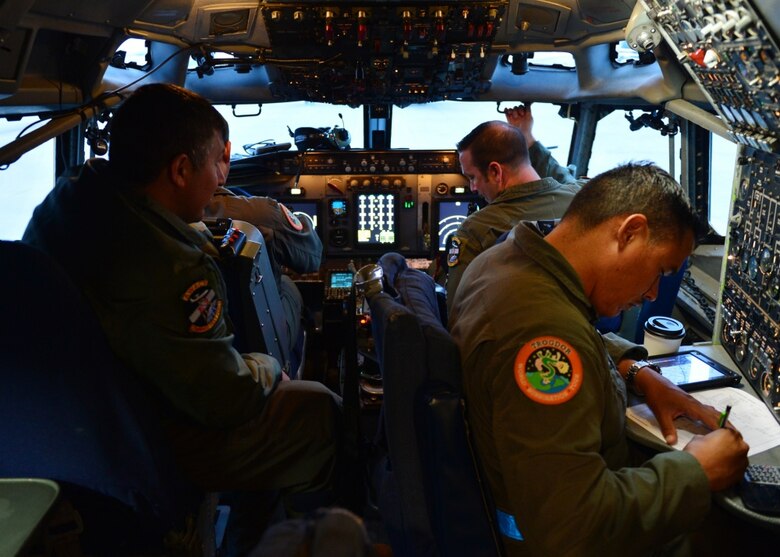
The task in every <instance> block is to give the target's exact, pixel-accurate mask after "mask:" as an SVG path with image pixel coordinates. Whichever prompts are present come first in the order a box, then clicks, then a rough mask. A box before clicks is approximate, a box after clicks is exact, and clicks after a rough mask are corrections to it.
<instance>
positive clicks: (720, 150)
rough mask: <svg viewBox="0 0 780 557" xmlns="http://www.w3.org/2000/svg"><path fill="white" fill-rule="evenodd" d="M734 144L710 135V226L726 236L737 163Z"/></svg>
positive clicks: (736, 146) (715, 135) (735, 145)
mask: <svg viewBox="0 0 780 557" xmlns="http://www.w3.org/2000/svg"><path fill="white" fill-rule="evenodd" d="M737 148H738V145H737V144H736V143H732V142H731V141H729V140H727V139H723V138H722V137H721V136H719V135H717V134H712V156H711V157H710V161H711V162H710V226H712V228H713V229H714V230H715V232H717V233H718V234H720V235H721V236H725V235H726V229H727V228H728V223H729V209H730V203H731V191H732V182H733V180H734V166H735V165H736V161H737Z"/></svg>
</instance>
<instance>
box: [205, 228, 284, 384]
mask: <svg viewBox="0 0 780 557" xmlns="http://www.w3.org/2000/svg"><path fill="white" fill-rule="evenodd" d="M218 221H221V222H225V221H227V223H229V226H230V227H231V229H232V230H237V231H239V233H240V234H239V235H238V236H234V237H233V238H231V237H230V235H228V236H221V235H219V229H218V227H217V226H216V225H212V224H210V223H209V228H210V229H211V230H212V233H213V234H214V235H215V238H216V239H217V240H218V241H220V242H221V244H222V249H220V252H221V257H220V258H219V259H218V264H219V267H220V270H221V271H222V276H223V278H224V279H225V285H226V287H227V298H228V314H229V316H230V320H231V322H232V323H233V327H234V334H235V340H234V341H233V346H235V348H236V350H238V351H239V352H262V353H264V354H269V355H270V356H273V357H274V358H276V359H277V360H278V361H279V363H280V364H281V366H282V367H283V368H284V370H285V371H286V372H287V373H288V374H290V375H294V374H295V372H296V370H297V363H298V362H293V361H292V354H291V353H290V339H289V331H288V329H287V320H286V318H285V315H284V309H283V308H282V299H281V296H280V294H279V289H278V288H277V286H276V279H275V278H274V274H273V270H272V268H271V260H270V259H269V256H268V250H267V247H266V244H265V240H264V239H263V235H262V234H261V233H260V231H259V230H258V229H257V228H256V227H255V226H254V225H252V224H250V223H248V222H245V221H240V220H230V219H218ZM215 222H217V221H215ZM224 232H227V230H224V231H223V233H224ZM237 237H238V238H242V239H241V240H239V241H236V238H237ZM231 240H233V244H231V243H230V241H231Z"/></svg>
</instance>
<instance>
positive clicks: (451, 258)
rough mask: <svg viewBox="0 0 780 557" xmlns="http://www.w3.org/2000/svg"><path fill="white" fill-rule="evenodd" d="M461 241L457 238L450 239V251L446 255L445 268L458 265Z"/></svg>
mask: <svg viewBox="0 0 780 557" xmlns="http://www.w3.org/2000/svg"><path fill="white" fill-rule="evenodd" d="M462 243H463V240H461V239H460V238H458V237H457V236H453V237H452V238H450V251H449V252H448V253H447V266H448V267H454V266H455V265H457V264H458V263H459V258H460V246H461V244H462Z"/></svg>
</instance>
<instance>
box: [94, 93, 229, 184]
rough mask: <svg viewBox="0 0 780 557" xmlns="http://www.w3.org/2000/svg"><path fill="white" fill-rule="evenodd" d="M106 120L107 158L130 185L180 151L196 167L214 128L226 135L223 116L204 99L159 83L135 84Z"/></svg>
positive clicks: (154, 173)
mask: <svg viewBox="0 0 780 557" xmlns="http://www.w3.org/2000/svg"><path fill="white" fill-rule="evenodd" d="M110 126H111V128H110V129H111V136H110V143H109V145H110V150H109V155H108V158H109V164H110V166H111V168H112V169H113V170H114V171H115V172H117V173H118V174H119V175H120V176H122V177H124V178H125V179H126V180H127V181H128V182H129V183H130V184H132V185H143V184H147V183H149V182H150V181H152V180H153V179H154V178H155V177H156V176H157V175H158V174H159V173H160V171H161V170H162V169H163V168H165V166H166V165H167V164H168V163H170V161H171V160H173V159H174V158H175V157H177V156H178V155H181V154H186V155H187V156H188V157H189V158H190V160H191V161H192V164H193V165H194V166H195V168H201V166H202V165H203V164H205V162H206V160H205V159H206V156H207V153H208V149H209V147H210V145H211V141H212V139H213V137H214V132H217V133H219V134H220V136H221V137H222V138H223V139H224V140H225V141H227V140H228V137H229V132H228V124H227V122H226V121H225V119H224V118H223V117H222V115H221V114H220V113H219V112H218V111H217V109H215V108H214V107H213V106H212V105H211V103H210V102H209V101H208V100H207V99H205V98H204V97H202V96H200V95H198V94H197V93H193V92H192V91H188V90H187V89H184V88H182V87H178V86H176V85H170V84H165V83H155V84H151V85H144V86H143V87H140V88H138V89H137V90H136V91H135V92H134V93H133V94H132V95H130V96H129V97H128V98H127V100H125V101H124V102H123V103H122V105H121V106H120V107H119V109H118V110H117V112H116V114H115V115H114V117H113V118H112V119H111V124H110Z"/></svg>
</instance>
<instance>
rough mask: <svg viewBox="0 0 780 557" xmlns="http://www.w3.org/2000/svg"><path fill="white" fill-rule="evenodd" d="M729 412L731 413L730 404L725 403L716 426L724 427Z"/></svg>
mask: <svg viewBox="0 0 780 557" xmlns="http://www.w3.org/2000/svg"><path fill="white" fill-rule="evenodd" d="M729 414H731V404H727V405H726V409H725V410H724V411H723V412H721V414H720V420H719V421H718V427H726V420H728V419H729Z"/></svg>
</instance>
